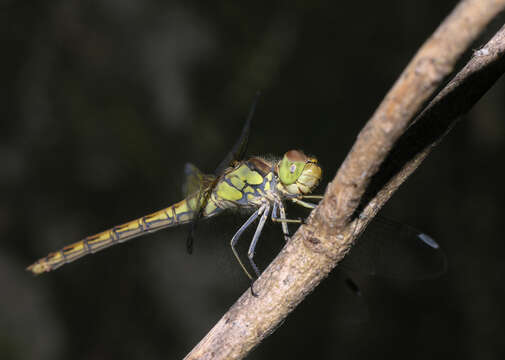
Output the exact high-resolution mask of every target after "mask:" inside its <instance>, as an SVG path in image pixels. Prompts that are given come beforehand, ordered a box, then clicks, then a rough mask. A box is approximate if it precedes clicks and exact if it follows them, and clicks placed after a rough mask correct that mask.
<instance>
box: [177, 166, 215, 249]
mask: <svg viewBox="0 0 505 360" xmlns="http://www.w3.org/2000/svg"><path fill="white" fill-rule="evenodd" d="M184 173H185V176H186V181H185V182H184V185H183V192H184V194H185V196H186V199H188V206H189V207H190V210H192V216H193V218H192V224H191V228H190V230H189V234H188V238H187V242H186V247H187V251H188V253H190V254H191V253H192V252H193V238H194V233H195V231H196V227H197V224H198V221H199V219H200V218H201V217H203V215H204V214H203V213H204V209H205V207H206V206H207V203H208V201H209V199H210V195H211V193H212V189H213V188H214V186H215V183H216V179H217V178H216V177H215V176H214V175H207V174H204V173H202V172H201V171H200V170H199V169H198V168H197V167H196V166H195V165H193V164H190V163H187V164H186V165H185V167H184Z"/></svg>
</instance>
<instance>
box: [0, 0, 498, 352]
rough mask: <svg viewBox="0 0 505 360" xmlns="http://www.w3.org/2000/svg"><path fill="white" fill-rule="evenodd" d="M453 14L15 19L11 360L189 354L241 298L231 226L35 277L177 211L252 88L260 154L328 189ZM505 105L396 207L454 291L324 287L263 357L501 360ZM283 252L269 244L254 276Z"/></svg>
mask: <svg viewBox="0 0 505 360" xmlns="http://www.w3.org/2000/svg"><path fill="white" fill-rule="evenodd" d="M456 3H457V2H456V1H453V0H451V1H448V0H446V1H440V0H425V1H417V0H388V1H368V2H360V1H355V2H338V1H311V2H304V1H292V2H289V5H288V4H286V5H280V4H278V3H272V2H270V1H248V2H234V1H211V2H207V1H174V2H166V1H147V0H143V1H139V0H128V1H119V0H115V1H114V0H109V1H72V0H67V1H44V2H31V3H30V2H19V1H7V2H4V5H2V11H1V13H0V16H1V23H2V24H3V27H2V28H3V31H2V32H1V33H0V34H1V35H0V36H1V43H2V56H1V57H0V69H1V70H2V76H1V79H2V86H1V87H0V89H1V90H0V91H1V98H2V100H3V101H2V102H3V106H2V115H1V120H0V164H1V167H0V169H1V170H0V194H1V198H0V238H1V240H0V292H1V295H0V358H1V359H3V360H9V359H38V360H45V359H74V360H78V359H116V358H117V359H173V358H182V357H183V356H184V355H185V354H186V353H187V352H188V351H189V350H190V349H191V348H192V347H193V346H194V345H195V344H196V343H197V342H198V341H199V340H200V339H201V338H202V337H203V336H204V335H205V334H206V332H207V331H208V330H209V329H210V328H211V327H212V326H213V324H214V323H215V322H216V321H217V320H218V319H219V318H220V316H221V315H222V314H223V313H224V312H225V311H226V310H227V309H228V307H229V306H231V305H232V304H233V302H234V300H235V299H236V298H237V297H238V296H239V295H240V294H241V293H242V292H243V291H244V290H246V289H247V286H248V283H247V281H246V278H245V276H244V275H243V274H242V273H241V271H240V268H239V267H238V265H236V264H235V263H234V259H233V255H232V253H231V251H230V250H229V248H228V242H229V239H230V237H231V235H232V234H233V230H234V229H235V228H236V226H237V225H233V224H229V223H227V221H228V220H227V219H216V221H215V222H212V223H209V224H205V225H204V226H203V227H202V229H201V231H200V232H198V234H197V243H196V248H195V253H194V254H193V255H191V256H189V255H187V254H186V252H185V236H186V233H187V231H188V229H187V228H186V227H183V228H172V229H167V230H164V231H161V232H159V233H156V234H153V235H149V236H146V237H143V238H141V239H138V240H134V241H131V242H129V243H127V244H125V245H122V246H117V247H114V248H112V249H108V250H106V251H104V252H101V253H99V254H96V255H93V256H89V257H86V258H84V259H82V260H80V261H78V262H76V263H74V264H71V265H67V266H65V267H64V268H62V269H60V270H57V271H56V272H54V273H50V274H45V275H42V276H39V277H33V276H31V274H29V273H27V272H25V271H24V269H25V267H26V266H27V265H29V264H30V263H32V262H33V261H34V260H36V259H37V258H39V257H41V256H44V255H46V254H47V253H48V252H49V251H53V250H57V249H58V248H60V247H62V246H64V245H66V244H68V243H71V242H74V241H77V240H79V239H81V238H83V237H84V236H86V235H90V234H93V233H95V232H98V231H101V230H104V229H106V228H109V227H111V226H113V225H116V224H119V223H122V222H125V221H128V220H131V219H133V218H136V217H139V216H142V215H145V214H147V213H149V212H152V211H153V210H158V209H160V208H162V207H165V206H167V205H169V204H171V203H173V202H175V201H178V200H180V198H181V190H180V189H181V186H182V183H183V166H184V163H185V162H187V161H191V162H193V163H195V164H196V165H197V166H199V167H200V168H201V169H202V170H205V171H207V172H211V171H212V170H213V169H214V168H215V167H216V165H217V164H218V163H219V161H220V160H221V158H222V157H223V156H224V155H225V154H226V152H227V151H228V149H229V148H230V147H231V145H232V144H233V142H234V140H235V139H236V138H237V136H238V134H239V132H240V129H241V126H242V122H243V120H244V118H245V115H246V114H247V112H248V109H249V106H250V102H251V100H252V98H253V96H254V93H255V91H256V90H257V89H262V90H263V96H262V98H261V100H260V104H259V106H258V109H257V113H256V117H255V119H254V123H253V129H252V131H253V132H252V138H251V141H250V146H249V152H250V153H251V154H278V155H281V154H283V153H284V152H285V151H286V150H288V149H291V148H302V149H304V150H305V151H306V152H308V153H311V154H315V155H317V156H318V158H319V160H320V162H321V163H322V164H323V166H324V169H325V174H324V175H325V182H327V181H328V180H329V179H331V178H332V177H333V176H334V174H335V173H336V171H337V169H338V167H339V165H340V163H341V162H342V160H343V158H344V156H345V155H346V153H347V152H348V151H349V149H350V147H351V145H352V143H353V141H354V139H355V138H356V136H357V134H358V132H359V130H360V129H361V127H362V126H363V125H364V124H365V122H366V120H367V119H368V118H369V117H370V116H371V114H372V112H373V111H374V109H375V108H376V107H377V105H378V104H379V102H380V101H381V99H382V98H383V96H384V94H385V93H386V91H387V90H388V89H389V88H390V87H391V85H392V84H393V82H394V81H395V79H396V78H397V76H398V75H399V74H400V72H401V70H402V69H403V68H404V66H405V65H406V64H407V62H408V61H409V59H410V58H411V57H412V56H413V54H414V53H415V51H416V49H417V48H418V47H419V46H420V45H421V44H422V42H423V41H424V40H425V39H426V38H427V37H428V36H429V35H430V34H431V33H432V31H433V30H434V29H435V28H436V26H437V25H438V24H439V23H440V22H441V21H442V20H443V19H444V17H445V16H446V15H447V14H448V13H449V12H450V11H451V9H452V8H453V7H454V6H455V4H456ZM500 22H501V23H503V17H502V18H501V20H500V21H498V22H497V23H498V24H499V23H500ZM496 28H497V27H496V26H491V27H490V29H489V31H490V33H489V34H487V37H489V36H490V35H491V34H492V33H493V32H494V31H495V30H496ZM485 40H486V39H483V40H482V41H480V42H478V43H476V44H475V45H474V49H475V48H478V47H479V45H481V44H482V43H483V41H485ZM504 95H505V82H504V81H503V79H502V80H501V81H499V82H498V83H497V84H496V85H495V87H494V88H493V89H492V90H491V91H490V92H489V93H487V94H486V95H485V96H484V98H483V99H482V100H481V101H480V102H479V103H478V104H477V106H475V107H474V108H473V110H472V111H471V112H470V113H469V114H468V115H467V116H465V118H464V119H463V121H462V122H460V123H459V124H458V125H457V127H456V128H455V129H454V130H453V131H452V133H450V134H449V136H447V138H446V139H445V140H444V141H443V142H442V143H441V144H440V146H438V147H437V148H436V149H435V151H434V152H433V153H432V154H431V155H430V157H428V159H427V160H426V161H425V163H424V164H423V165H422V166H421V167H420V169H419V170H418V171H417V172H416V173H415V174H414V175H413V176H412V178H411V179H409V181H408V182H407V183H406V184H404V185H403V186H402V188H401V189H400V190H399V191H398V192H397V194H396V195H395V196H394V197H393V199H391V201H390V202H389V204H388V205H387V207H386V208H385V210H384V211H383V214H386V215H387V216H389V217H391V218H394V219H396V220H398V221H401V222H406V223H410V224H412V225H414V226H416V227H417V228H421V229H423V230H424V231H426V232H428V233H430V234H432V235H433V236H434V237H435V238H436V239H437V241H438V242H439V243H441V244H442V246H443V247H444V249H445V251H446V253H447V257H448V260H449V268H448V271H447V273H446V274H445V275H443V276H442V277H440V278H438V279H435V280H431V281H417V282H407V281H394V280H389V279H382V278H368V277H361V280H360V286H361V289H362V291H363V292H364V294H365V296H364V297H365V299H366V300H363V299H361V298H359V299H358V298H356V299H354V298H352V296H351V298H349V297H348V296H347V295H346V294H345V287H343V286H342V281H341V278H340V277H339V276H337V274H336V273H335V274H332V275H331V276H330V277H329V278H328V279H327V280H326V281H325V282H323V283H322V284H321V286H320V287H318V288H317V289H316V290H315V292H314V293H313V294H312V295H310V296H309V297H308V298H307V299H306V301H305V302H303V303H302V304H301V305H300V306H299V307H298V308H297V309H296V311H295V312H294V313H293V314H292V315H291V316H289V318H288V319H287V320H286V322H285V323H284V324H283V325H282V326H281V327H280V328H279V329H278V330H277V331H276V332H275V333H274V334H273V335H272V336H271V337H269V338H268V339H267V340H266V341H264V343H262V344H261V345H260V346H259V347H258V348H257V349H256V350H254V352H253V353H251V355H250V356H249V358H250V359H272V358H279V357H281V358H292V359H297V358H307V357H309V356H310V357H311V358H324V359H332V358H339V359H350V358H352V359H362V358H363V359H365V358H366V359H370V358H379V359H383V358H389V359H391V358H409V359H445V358H446V357H448V356H457V357H458V358H459V359H498V358H503V356H505V351H504V350H505V346H504V345H503V342H504V340H505V330H504V329H503V326H504V325H503V322H504V320H505V310H504V301H505V290H504V284H503V278H504V275H505V265H504V264H503V258H504V256H503V253H504V251H505V245H504V241H503V240H504V237H503V231H504V230H503V214H504V213H505V211H504V210H505V208H504V207H505V202H504V200H505V198H504V187H503V183H504V181H505V173H504V171H503V160H502V159H503V158H504V157H505V141H504V140H505V139H504V136H505V122H504V116H505V96H504ZM324 186H325V184H324V183H323V185H322V187H321V188H320V191H319V192H322V191H323V190H324ZM230 218H231V219H232V220H231V222H232V223H233V222H234V223H237V222H238V221H240V218H239V219H238V220H237V219H236V217H233V216H232V217H230ZM222 229H227V230H224V231H223V230H222ZM207 230H208V231H207ZM280 234H281V232H280V230H279V229H277V228H276V227H273V228H271V229H267V232H266V233H265V234H264V236H262V241H261V242H260V246H259V249H258V256H259V262H260V264H261V265H262V267H264V266H265V265H266V264H267V263H268V261H270V260H271V259H272V258H273V257H274V256H275V254H276V252H278V251H279V250H280V248H281V246H282V239H281V237H280ZM243 243H245V244H244V245H243V247H242V251H244V247H246V246H247V240H244V241H243ZM358 278H359V276H358ZM342 289H344V290H342ZM361 302H366V303H367V305H363V304H361Z"/></svg>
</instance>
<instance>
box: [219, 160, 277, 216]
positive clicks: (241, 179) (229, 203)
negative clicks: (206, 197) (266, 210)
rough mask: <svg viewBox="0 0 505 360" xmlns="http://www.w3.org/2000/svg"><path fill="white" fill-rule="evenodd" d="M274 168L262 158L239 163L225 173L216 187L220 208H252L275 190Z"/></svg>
mask: <svg viewBox="0 0 505 360" xmlns="http://www.w3.org/2000/svg"><path fill="white" fill-rule="evenodd" d="M272 182H275V177H274V174H273V172H272V166H271V164H270V163H269V162H267V161H266V160H264V159H262V158H258V157H254V158H251V159H249V160H247V161H243V162H240V163H238V164H237V165H236V166H235V167H234V168H233V169H230V170H228V171H227V172H225V174H224V175H223V177H222V178H221V180H219V182H218V184H217V185H216V189H215V194H216V195H217V196H216V198H217V201H218V202H221V203H220V207H223V208H224V207H234V206H251V205H255V204H257V203H258V201H259V200H260V199H261V198H262V197H263V196H264V195H265V191H268V190H269V189H274V188H275V186H274V185H273V184H271V183H272Z"/></svg>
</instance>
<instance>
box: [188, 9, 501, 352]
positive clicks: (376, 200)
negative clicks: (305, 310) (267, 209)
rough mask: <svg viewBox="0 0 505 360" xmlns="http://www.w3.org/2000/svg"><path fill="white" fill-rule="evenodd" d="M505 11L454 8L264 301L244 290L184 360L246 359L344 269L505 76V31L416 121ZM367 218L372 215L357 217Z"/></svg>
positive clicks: (386, 103)
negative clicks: (445, 140) (457, 125)
mask: <svg viewBox="0 0 505 360" xmlns="http://www.w3.org/2000/svg"><path fill="white" fill-rule="evenodd" d="M504 7H505V0H499V1H498V0H494V1H493V0H467V1H462V2H461V3H460V4H459V5H458V6H457V7H456V8H455V9H454V11H453V12H452V13H451V14H450V15H449V17H448V18H447V19H446V20H445V21H444V22H443V23H442V24H441V25H440V27H439V28H438V29H437V30H436V31H435V33H434V34H433V35H432V36H431V37H430V38H429V39H428V40H427V41H426V43H425V44H424V45H423V46H422V47H421V49H420V50H419V51H418V53H417V55H416V56H415V57H414V58H413V60H412V61H411V62H410V64H409V65H408V66H407V68H406V69H405V70H404V72H403V73H402V75H401V76H400V77H399V79H398V81H397V82H396V83H395V85H394V86H393V88H392V89H391V90H390V92H389V93H388V95H387V96H386V98H385V99H384V100H383V102H382V103H381V105H380V106H379V108H378V109H377V111H376V112H375V114H374V115H373V116H372V118H371V119H370V120H369V122H368V123H367V124H366V126H365V127H364V128H363V130H362V131H361V133H360V134H359V136H358V139H357V141H356V143H355V144H354V146H353V148H352V150H351V152H350V153H349V155H348V156H347V158H346V160H345V161H344V163H343V164H342V166H341V168H340V169H339V171H338V173H337V175H336V177H335V179H334V180H333V181H332V182H331V183H330V184H329V186H328V188H327V190H326V194H325V198H324V199H323V200H322V202H321V204H320V206H318V208H316V210H314V211H313V212H312V214H311V215H310V217H309V221H308V224H307V225H303V226H300V228H299V229H298V231H297V232H296V234H295V235H294V236H293V238H292V239H291V240H290V242H289V243H288V244H287V245H286V246H285V247H284V249H283V250H282V251H281V252H280V253H279V255H278V256H277V257H276V258H275V259H274V261H273V262H272V263H271V264H270V265H269V266H268V268H267V269H266V270H265V272H264V273H263V274H262V276H261V277H260V278H259V279H258V280H257V281H256V283H255V290H256V291H257V292H258V293H259V296H258V297H253V296H251V294H250V292H249V291H246V292H245V293H244V294H243V295H242V296H241V297H240V298H239V299H238V300H237V302H236V303H235V304H234V305H233V306H232V307H231V308H230V310H229V311H228V312H227V313H226V314H225V315H224V316H223V317H222V318H221V319H220V320H219V322H218V323H217V324H216V325H215V326H214V328H213V329H212V330H211V331H210V332H209V333H208V334H207V335H206V336H205V337H204V338H203V339H202V341H201V342H200V343H199V344H198V345H197V346H196V347H195V348H194V349H193V350H192V351H191V353H189V354H188V355H187V356H186V359H241V358H243V357H244V356H245V355H247V353H249V352H250V351H251V349H253V348H254V347H255V346H257V345H258V344H259V342H260V341H261V340H262V339H264V338H265V337H266V336H268V335H269V334H271V333H272V332H273V331H275V329H276V328H277V327H278V326H279V325H280V324H281V323H282V321H283V319H284V318H285V317H286V316H287V315H288V314H289V313H290V312H291V311H292V310H293V309H294V308H295V307H296V306H297V305H298V304H299V303H300V302H301V301H302V300H303V299H304V298H305V296H306V295H307V294H309V293H310V292H311V291H312V290H313V289H314V288H315V287H316V286H317V284H319V282H320V281H321V280H322V279H324V278H325V277H326V276H327V274H328V273H329V272H330V271H331V270H332V269H333V268H334V267H335V266H336V265H337V263H338V262H339V261H340V260H341V259H342V258H343V257H344V256H345V254H346V253H347V252H348V251H349V248H350V246H351V245H352V243H353V241H354V239H355V238H356V237H357V236H359V234H360V233H361V232H362V231H363V230H364V228H365V227H366V225H367V224H368V222H369V221H370V220H371V219H372V217H373V216H374V215H375V213H376V212H377V211H378V210H379V209H380V207H381V206H382V205H383V204H384V203H385V202H386V201H387V200H388V199H389V198H390V197H391V195H392V194H393V193H394V191H395V190H396V189H397V188H398V187H399V186H400V184H401V183H402V182H403V181H405V179H406V178H407V177H408V176H409V175H410V174H411V173H412V172H413V171H414V170H415V168H416V167H417V166H418V165H419V164H420V162H421V161H422V160H423V159H424V158H425V157H426V155H427V154H428V152H429V150H430V149H431V148H432V147H433V146H434V144H436V142H437V141H438V139H439V138H440V137H441V136H442V135H443V134H444V133H445V132H447V130H448V128H450V126H451V123H452V122H453V121H454V119H455V118H456V117H457V116H459V115H461V114H462V113H464V112H466V111H467V110H468V109H469V108H470V107H471V105H473V103H475V102H476V101H477V100H478V99H479V98H480V96H482V94H484V93H485V92H486V91H487V90H488V89H489V87H490V86H491V85H492V84H493V83H494V81H496V79H497V78H498V77H499V76H500V75H501V73H502V72H503V70H504V64H503V47H504V42H505V41H504V34H503V33H504V31H505V30H504V29H503V28H502V30H501V31H500V32H499V33H498V34H497V35H496V36H495V37H494V38H493V39H492V40H491V41H490V42H489V43H488V44H487V45H486V46H485V47H484V48H482V49H481V50H479V52H476V53H474V58H473V59H472V60H471V61H470V62H469V63H468V65H467V66H466V67H465V68H464V69H463V70H462V71H461V72H460V73H459V74H458V75H457V76H456V77H455V78H454V80H453V81H452V82H451V83H449V84H448V85H447V86H446V87H445V88H444V90H443V91H442V92H440V94H439V96H437V97H436V98H435V99H434V100H433V101H432V102H431V104H430V105H429V106H428V107H427V108H426V110H425V111H424V112H422V113H421V115H419V116H418V117H417V121H415V122H412V119H413V118H414V116H415V115H416V114H417V113H418V112H419V111H420V110H421V108H422V106H423V104H424V103H425V102H426V101H427V99H429V98H430V97H431V96H432V94H433V93H434V91H435V90H436V89H437V88H438V87H439V86H440V84H441V82H442V80H443V79H444V78H445V77H446V76H447V75H448V74H449V73H450V72H451V71H452V70H453V67H454V64H455V63H456V61H457V60H458V58H459V57H460V55H461V54H462V53H463V52H464V51H465V50H466V49H467V48H468V47H469V46H470V44H471V43H472V41H474V40H475V38H476V37H477V36H478V35H479V34H480V33H481V32H482V31H483V29H484V27H485V26H486V24H488V23H489V21H491V20H492V19H493V18H494V17H495V16H496V15H497V14H498V13H499V12H500V11H501V10H502V9H503V8H504ZM486 54H487V55H486ZM469 88H471V89H472V91H471V92H470V91H468V89H469ZM462 89H467V90H466V91H465V90H462ZM411 123H413V125H412V126H410V128H408V126H409V124H411ZM407 128H408V131H407V132H406V133H405V131H406V129H407ZM404 133H405V134H404ZM402 135H403V136H402ZM412 142H413V144H414V145H412ZM395 144H396V147H395V148H394V150H393V151H392V148H393V146H394V145H395ZM388 154H389V155H388ZM393 156H400V159H401V160H400V161H398V160H395V158H394V157H393ZM396 159H397V158H396ZM379 170H380V171H379ZM359 209H364V214H365V215H366V216H364V217H363V216H359V217H356V216H354V215H355V214H356V211H357V210H359ZM351 220H352V221H351Z"/></svg>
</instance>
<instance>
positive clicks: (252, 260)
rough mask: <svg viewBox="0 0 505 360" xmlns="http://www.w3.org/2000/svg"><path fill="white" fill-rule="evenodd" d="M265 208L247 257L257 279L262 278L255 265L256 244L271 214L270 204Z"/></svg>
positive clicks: (266, 204)
mask: <svg viewBox="0 0 505 360" xmlns="http://www.w3.org/2000/svg"><path fill="white" fill-rule="evenodd" d="M263 206H264V207H265V208H264V211H263V214H262V215H261V218H260V221H259V223H258V227H257V228H256V231H255V232H254V236H253V239H252V241H251V245H250V246H249V251H248V252H247V257H248V258H249V263H250V264H251V266H252V268H253V269H254V272H255V273H256V277H259V276H260V272H259V270H258V267H257V266H256V264H255V263H254V251H255V249H256V244H257V243H258V239H259V237H260V235H261V231H262V230H263V226H264V225H265V222H266V220H267V218H268V213H269V212H270V204H269V203H265V205H263ZM251 290H252V289H251Z"/></svg>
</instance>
